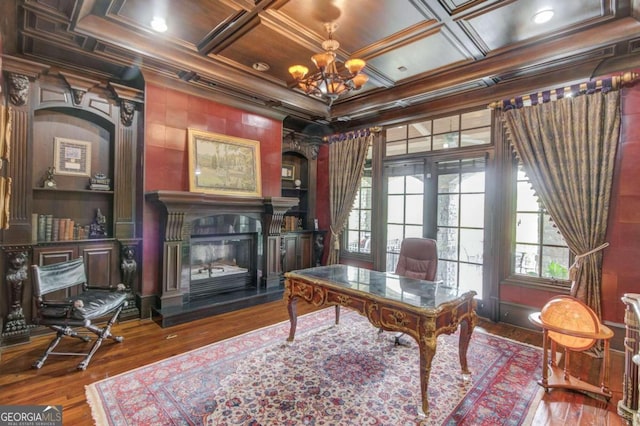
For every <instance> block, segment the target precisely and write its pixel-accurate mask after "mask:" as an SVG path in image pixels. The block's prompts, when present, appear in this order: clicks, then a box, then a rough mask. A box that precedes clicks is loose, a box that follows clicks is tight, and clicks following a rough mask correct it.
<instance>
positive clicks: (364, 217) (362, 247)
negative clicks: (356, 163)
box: [345, 146, 372, 254]
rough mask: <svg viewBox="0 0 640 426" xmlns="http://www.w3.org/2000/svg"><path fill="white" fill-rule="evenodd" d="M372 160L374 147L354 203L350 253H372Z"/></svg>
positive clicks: (348, 243)
mask: <svg viewBox="0 0 640 426" xmlns="http://www.w3.org/2000/svg"><path fill="white" fill-rule="evenodd" d="M371 160H372V147H371V146H370V147H369V151H367V158H366V161H365V165H364V173H363V175H362V179H361V180H360V188H359V189H358V192H357V193H356V198H355V200H354V201H353V208H352V209H351V213H350V214H349V223H348V224H347V232H346V233H345V234H346V244H345V247H347V251H348V252H349V253H361V254H370V253H371V193H372V188H371V187H372V185H371V169H372V167H371Z"/></svg>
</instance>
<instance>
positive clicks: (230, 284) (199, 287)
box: [190, 233, 256, 298]
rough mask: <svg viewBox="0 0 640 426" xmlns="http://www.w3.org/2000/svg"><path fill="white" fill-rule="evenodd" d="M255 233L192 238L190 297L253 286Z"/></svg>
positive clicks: (254, 274)
mask: <svg viewBox="0 0 640 426" xmlns="http://www.w3.org/2000/svg"><path fill="white" fill-rule="evenodd" d="M255 256H256V244H255V234H253V233H248V234H233V235H216V236H209V237H203V238H197V237H196V238H194V237H192V239H191V289H190V295H191V297H192V298H193V297H205V296H208V295H212V294H216V293H221V292H225V291H230V290H237V289H242V288H246V287H254V286H255V284H256V283H255V280H256V278H255V277H256V267H255V265H256V262H255Z"/></svg>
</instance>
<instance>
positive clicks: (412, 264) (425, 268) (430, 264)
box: [396, 238, 438, 281]
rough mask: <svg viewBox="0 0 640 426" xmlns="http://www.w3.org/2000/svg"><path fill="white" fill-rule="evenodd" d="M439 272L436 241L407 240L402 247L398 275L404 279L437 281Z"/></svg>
mask: <svg viewBox="0 0 640 426" xmlns="http://www.w3.org/2000/svg"><path fill="white" fill-rule="evenodd" d="M437 272H438V249H437V245H436V240H432V239H430V238H405V239H404V240H403V241H402V244H401V245H400V256H399V257H398V264H397V265H396V274H397V275H401V276H403V277H409V278H417V279H420V280H427V281H435V279H436V273H437Z"/></svg>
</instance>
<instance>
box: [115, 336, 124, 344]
mask: <svg viewBox="0 0 640 426" xmlns="http://www.w3.org/2000/svg"><path fill="white" fill-rule="evenodd" d="M113 340H115V341H116V342H118V343H122V342H123V341H124V337H122V336H116V337H114V338H113Z"/></svg>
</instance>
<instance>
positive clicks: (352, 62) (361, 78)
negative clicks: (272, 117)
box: [289, 22, 369, 106]
mask: <svg viewBox="0 0 640 426" xmlns="http://www.w3.org/2000/svg"><path fill="white" fill-rule="evenodd" d="M324 26H325V29H326V30H327V33H328V34H329V38H328V39H327V40H325V41H323V42H322V48H323V49H324V52H322V53H316V54H315V55H313V56H312V57H311V60H312V61H313V63H314V64H315V65H316V67H317V68H318V71H316V72H315V73H313V74H311V75H309V76H307V74H308V73H309V68H307V67H305V66H304V65H293V66H291V67H289V73H290V74H291V76H292V77H293V78H294V79H295V81H296V84H297V86H298V88H300V89H302V90H303V91H304V92H305V93H306V94H308V95H312V96H317V97H320V98H324V99H327V100H328V101H329V106H331V104H333V102H334V101H335V100H336V99H338V97H339V96H340V95H342V94H344V93H348V92H350V91H352V90H358V89H360V88H361V87H362V86H363V85H364V84H365V83H366V82H367V81H368V80H369V77H368V76H367V75H366V74H363V73H362V72H361V71H362V69H363V68H364V66H365V65H366V62H365V61H363V60H362V59H355V58H353V59H349V60H348V61H346V62H345V63H344V69H342V70H340V71H338V67H337V61H336V51H337V50H338V48H339V47H340V43H338V41H336V40H334V39H333V33H334V32H335V30H336V29H337V28H338V24H337V23H335V22H328V23H325V24H324Z"/></svg>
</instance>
